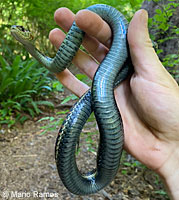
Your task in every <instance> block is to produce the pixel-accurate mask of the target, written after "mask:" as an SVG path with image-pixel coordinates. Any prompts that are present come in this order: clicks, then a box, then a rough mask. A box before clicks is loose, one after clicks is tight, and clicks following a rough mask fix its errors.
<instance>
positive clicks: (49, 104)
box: [35, 101, 54, 107]
mask: <svg viewBox="0 0 179 200" xmlns="http://www.w3.org/2000/svg"><path fill="white" fill-rule="evenodd" d="M35 103H36V104H37V105H45V106H49V107H54V104H53V103H52V102H50V101H35Z"/></svg>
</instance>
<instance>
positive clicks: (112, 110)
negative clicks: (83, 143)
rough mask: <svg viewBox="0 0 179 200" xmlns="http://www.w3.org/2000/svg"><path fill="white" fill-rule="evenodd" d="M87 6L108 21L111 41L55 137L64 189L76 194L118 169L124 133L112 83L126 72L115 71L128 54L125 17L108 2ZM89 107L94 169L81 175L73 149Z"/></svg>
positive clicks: (100, 183)
mask: <svg viewBox="0 0 179 200" xmlns="http://www.w3.org/2000/svg"><path fill="white" fill-rule="evenodd" d="M87 9H88V10H91V11H93V12H95V13H97V14H98V15H100V16H101V17H102V18H103V19H104V20H105V21H106V22H107V23H108V24H109V25H110V27H111V29H112V32H113V42H112V46H111V48H110V50H109V52H108V54H107V56H106V57H105V58H104V60H103V61H102V63H101V64H100V67H99V68H98V70H97V72H96V74H95V76H94V79H93V84H92V89H91V90H89V91H88V92H87V93H86V94H85V95H84V96H83V97H81V99H80V100H79V102H78V103H77V104H75V105H74V107H73V108H72V110H71V111H70V113H69V114H68V116H67V118H66V120H65V121H64V123H63V125H62V127H61V129H60V131H59V135H58V137H57V141H56V150H55V152H56V155H55V158H56V163H57V168H58V173H59V175H60V177H61V179H62V181H63V183H64V185H65V186H66V187H67V188H68V190H69V191H71V192H72V193H74V194H78V195H86V194H91V193H94V192H97V191H99V190H100V189H102V188H103V187H105V186H106V185H108V184H109V183H110V182H111V181H112V180H113V179H114V177H115V175H116V173H117V171H118V167H119V161H120V157H121V152H122V147H123V139H124V137H123V128H122V121H121V116H120V113H119V111H118V109H117V106H116V103H115V99H114V85H115V80H116V78H117V79H118V80H120V81H122V80H123V79H125V78H126V76H127V74H128V67H126V65H125V66H124V68H123V69H122V72H121V74H120V73H119V71H120V69H121V68H122V66H123V65H124V62H125V60H126V58H127V56H128V54H127V43H126V32H127V21H126V20H125V19H124V17H123V16H122V15H121V14H120V13H119V12H118V11H117V10H116V9H114V8H112V7H110V6H106V5H94V6H91V7H89V8H87ZM78 33H79V31H78ZM118 73H119V74H118ZM117 75H118V76H117ZM120 81H118V83H119V82H120ZM116 84H117V83H116ZM93 110H94V113H95V117H96V120H97V123H98V127H99V130H100V142H99V148H98V156H97V169H96V170H95V171H92V172H90V173H88V174H87V175H82V174H81V173H80V172H79V170H78V168H77V165H76V160H75V149H76V144H77V142H78V140H79V136H80V133H81V130H82V128H83V126H84V124H85V122H86V121H87V119H88V118H89V116H90V114H91V112H92V111H93Z"/></svg>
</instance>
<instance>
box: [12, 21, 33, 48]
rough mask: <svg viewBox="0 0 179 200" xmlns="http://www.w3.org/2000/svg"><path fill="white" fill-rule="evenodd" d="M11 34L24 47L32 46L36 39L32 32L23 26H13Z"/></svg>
mask: <svg viewBox="0 0 179 200" xmlns="http://www.w3.org/2000/svg"><path fill="white" fill-rule="evenodd" d="M11 34H12V35H13V37H14V38H15V39H16V40H18V41H19V42H20V43H22V44H23V45H27V46H28V45H32V44H33V40H34V37H33V36H32V34H31V32H30V31H29V30H27V29H25V28H24V27H23V26H18V25H13V26H11Z"/></svg>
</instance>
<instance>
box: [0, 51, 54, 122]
mask: <svg viewBox="0 0 179 200" xmlns="http://www.w3.org/2000/svg"><path fill="white" fill-rule="evenodd" d="M38 65H39V64H38V63H37V62H36V61H34V60H32V59H28V60H25V61H24V60H22V59H21V57H20V56H16V57H15V59H14V61H13V63H12V65H10V64H9V63H8V62H7V61H6V60H5V59H4V58H3V57H2V56H1V55H0V103H1V104H0V123H1V124H2V123H6V124H8V125H9V126H11V125H13V124H14V123H15V122H16V121H17V120H18V121H19V122H21V123H22V122H23V121H24V120H26V119H27V118H28V115H27V114H30V115H31V116H32V117H34V116H35V115H36V114H39V113H42V110H41V109H40V106H42V105H45V106H50V107H53V104H52V103H51V102H48V101H45V100H42V99H43V98H44V96H45V95H47V94H49V92H51V88H50V87H49V83H50V79H49V78H48V77H47V73H48V71H47V70H46V69H44V68H43V67H39V66H38Z"/></svg>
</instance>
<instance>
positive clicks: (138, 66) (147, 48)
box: [128, 10, 171, 83]
mask: <svg viewBox="0 0 179 200" xmlns="http://www.w3.org/2000/svg"><path fill="white" fill-rule="evenodd" d="M147 21H148V14H147V12H146V11H145V10H139V11H138V12H136V14H135V15H134V17H133V19H132V20H131V22H130V24H129V28H128V42H129V47H130V54H131V58H132V62H133V65H134V68H135V72H136V74H137V75H141V76H142V77H144V78H145V79H146V80H149V81H155V82H160V83H162V82H165V81H167V82H168V81H171V78H169V76H170V75H169V73H168V72H167V70H166V69H165V68H164V67H163V65H162V64H161V62H160V60H159V58H158V56H157V54H156V53H155V50H154V48H153V47H152V43H151V39H150V37H149V33H148V27H147V23H148V22H147Z"/></svg>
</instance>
